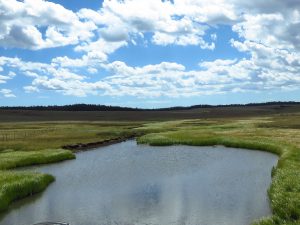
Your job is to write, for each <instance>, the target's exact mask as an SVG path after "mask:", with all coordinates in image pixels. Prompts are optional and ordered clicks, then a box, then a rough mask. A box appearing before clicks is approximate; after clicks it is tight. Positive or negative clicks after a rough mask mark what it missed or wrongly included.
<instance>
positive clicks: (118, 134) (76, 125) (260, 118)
mask: <svg viewBox="0 0 300 225" xmlns="http://www.w3.org/2000/svg"><path fill="white" fill-rule="evenodd" d="M135 113H136V112H135ZM194 116H195V117H196V115H194ZM150 119H151V118H147V119H145V120H144V122H143V121H142V120H141V121H139V122H136V121H134V120H131V121H127V122H125V121H114V122H108V121H106V122H103V121H102V122H101V121H93V122H87V121H85V122H80V121H69V122H13V123H12V122H5V123H0V169H1V170H0V210H5V209H7V207H8V206H9V204H10V203H11V202H12V201H15V200H17V199H20V198H24V197H26V196H30V195H32V194H34V193H37V192H40V191H42V190H44V189H45V188H46V187H47V185H49V184H50V183H51V182H53V181H54V180H55V178H54V177H52V176H51V175H47V174H39V173H29V172H22V171H19V170H18V171H15V170H13V169H14V168H17V167H22V166H29V165H33V164H42V163H53V162H58V161H62V160H69V159H74V158H75V154H74V153H73V152H72V151H70V150H65V149H63V148H62V147H63V146H66V145H72V144H79V143H81V144H84V143H91V142H101V141H106V140H110V139H116V138H117V139H120V140H122V139H126V138H128V137H132V136H136V137H137V141H138V143H141V144H150V145H179V144H183V145H194V146H208V145H224V146H228V147H235V148H247V149H255V150H262V151H268V152H272V153H275V154H277V155H279V157H280V158H279V162H278V165H277V167H276V168H274V169H273V170H272V184H271V186H270V189H269V193H268V194H269V197H270V204H271V208H272V211H273V216H272V217H269V218H265V219H263V220H261V221H257V222H255V225H258V224H260V225H271V224H286V225H296V224H300V130H299V128H300V113H298V112H281V113H276V114H273V113H272V114H270V115H264V114H263V115H239V116H228V117H221V116H219V117H217V116H214V117H211V118H209V117H208V118H202V116H200V119H195V118H192V119H182V118H180V119H178V120H173V119H172V118H171V119H170V120H165V121H159V122H155V121H150ZM1 135H2V136H1Z"/></svg>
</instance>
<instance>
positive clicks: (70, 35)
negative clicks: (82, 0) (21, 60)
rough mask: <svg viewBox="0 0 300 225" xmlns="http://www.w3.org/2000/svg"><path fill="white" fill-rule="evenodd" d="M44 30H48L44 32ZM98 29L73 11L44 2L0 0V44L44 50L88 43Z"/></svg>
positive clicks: (37, 0) (40, 0) (41, 0)
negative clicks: (80, 42) (85, 41)
mask: <svg viewBox="0 0 300 225" xmlns="http://www.w3.org/2000/svg"><path fill="white" fill-rule="evenodd" d="M41 28H44V29H45V30H46V31H45V33H43V32H42V31H41ZM95 29H96V26H95V24H93V23H92V22H82V21H80V20H79V18H78V16H77V15H76V14H75V13H74V12H72V11H71V10H68V9H65V8H64V7H63V6H61V5H59V4H55V3H52V2H48V1H44V0H24V1H23V2H21V1H17V0H0V45H1V46H2V47H6V48H9V47H16V48H27V49H42V48H50V47H57V46H64V45H70V44H77V43H78V42H79V41H82V40H88V39H89V38H91V37H93V36H94V33H93V32H92V31H93V30H95Z"/></svg>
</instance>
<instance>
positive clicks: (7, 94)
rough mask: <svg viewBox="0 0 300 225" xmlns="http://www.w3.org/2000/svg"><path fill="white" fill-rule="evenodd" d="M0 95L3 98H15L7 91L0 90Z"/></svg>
mask: <svg viewBox="0 0 300 225" xmlns="http://www.w3.org/2000/svg"><path fill="white" fill-rule="evenodd" d="M0 94H1V95H2V96H3V97H5V98H15V97H16V96H15V95H14V94H13V92H12V91H11V90H9V89H0Z"/></svg>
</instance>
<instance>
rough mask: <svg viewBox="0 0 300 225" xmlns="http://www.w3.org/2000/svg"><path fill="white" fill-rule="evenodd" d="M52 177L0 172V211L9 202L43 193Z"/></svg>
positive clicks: (37, 174)
mask: <svg viewBox="0 0 300 225" xmlns="http://www.w3.org/2000/svg"><path fill="white" fill-rule="evenodd" d="M53 181H54V177H53V176H51V175H47V174H39V173H26V172H8V171H1V172H0V211H3V210H6V209H7V208H8V206H9V205H10V203H11V202H13V201H15V200H18V199H21V198H24V197H27V196H30V195H33V194H35V193H38V192H41V191H43V190H44V189H45V188H46V187H47V186H48V185H49V184H50V183H51V182H53Z"/></svg>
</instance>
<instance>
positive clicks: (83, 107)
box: [0, 101, 300, 111]
mask: <svg viewBox="0 0 300 225" xmlns="http://www.w3.org/2000/svg"><path fill="white" fill-rule="evenodd" d="M272 105H274V106H282V107H284V106H288V105H300V102H293V101H289V102H265V103H249V104H229V105H193V106H174V107H168V108H156V109H143V108H131V107H121V106H107V105H96V104H73V105H62V106H58V105H49V106H1V107H0V110H34V111H178V110H190V109H201V108H224V107H249V106H272Z"/></svg>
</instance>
